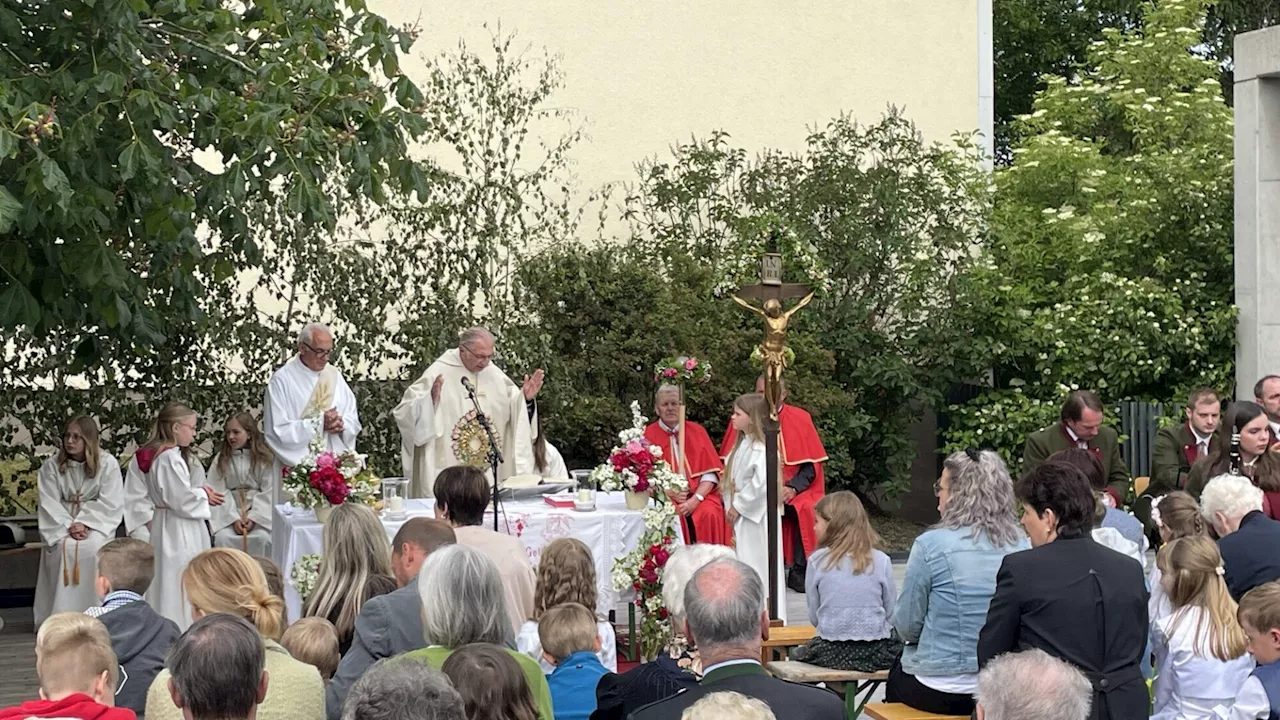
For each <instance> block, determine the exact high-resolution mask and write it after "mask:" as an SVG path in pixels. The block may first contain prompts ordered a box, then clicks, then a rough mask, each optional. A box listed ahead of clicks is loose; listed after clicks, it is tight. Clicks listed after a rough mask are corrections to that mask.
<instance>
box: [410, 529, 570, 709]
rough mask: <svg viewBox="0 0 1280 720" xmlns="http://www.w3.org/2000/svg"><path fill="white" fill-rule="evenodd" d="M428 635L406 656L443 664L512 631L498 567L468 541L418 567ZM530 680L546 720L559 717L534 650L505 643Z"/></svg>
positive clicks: (498, 641) (501, 639) (441, 551)
mask: <svg viewBox="0 0 1280 720" xmlns="http://www.w3.org/2000/svg"><path fill="white" fill-rule="evenodd" d="M418 596H419V597H420V598H421V599H422V635H423V639H424V640H425V641H426V643H427V647H426V648H424V649H422V650H415V651H413V652H411V653H407V654H406V655H405V656H404V657H409V658H418V659H420V660H425V661H426V662H427V663H429V664H430V665H431V667H433V668H436V669H440V667H441V666H442V665H444V661H445V660H447V659H449V656H450V655H451V654H453V651H455V650H457V649H459V648H461V647H465V646H467V645H471V644H473V643H490V644H493V645H502V644H503V642H504V640H505V639H506V637H507V635H508V634H510V633H511V628H510V627H509V626H508V622H509V621H508V620H507V601H506V594H505V591H504V589H503V587H502V577H501V576H500V575H499V574H498V566H497V565H494V564H493V561H492V560H490V559H489V557H488V556H487V555H485V554H484V553H482V552H480V551H479V550H476V549H475V548H471V547H467V546H466V545H447V546H445V547H442V548H440V549H438V550H436V551H435V552H433V553H431V554H430V555H428V556H427V560H426V562H424V563H423V564H422V570H420V571H419V572H418ZM505 649H506V652H508V653H510V654H511V656H512V657H513V658H515V660H516V662H517V663H519V664H520V670H521V671H522V672H523V673H524V676H525V679H526V680H528V682H529V689H530V690H532V691H533V699H534V700H535V701H536V702H537V705H538V717H539V719H540V720H555V716H554V713H553V712H552V710H551V689H550V688H549V687H547V678H546V676H545V675H543V674H542V668H541V667H539V666H538V663H537V662H535V661H534V660H533V658H530V657H529V656H528V655H525V654H523V653H519V652H516V651H515V650H512V649H510V648H505Z"/></svg>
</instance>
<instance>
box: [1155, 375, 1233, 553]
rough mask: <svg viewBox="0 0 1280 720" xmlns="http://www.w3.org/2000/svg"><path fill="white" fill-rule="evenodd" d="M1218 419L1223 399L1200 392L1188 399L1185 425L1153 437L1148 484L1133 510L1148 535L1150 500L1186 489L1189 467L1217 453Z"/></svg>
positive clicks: (1212, 391) (1204, 389) (1176, 426)
mask: <svg viewBox="0 0 1280 720" xmlns="http://www.w3.org/2000/svg"><path fill="white" fill-rule="evenodd" d="M1221 417H1222V399H1221V398H1220V397H1219V396H1218V393H1217V392H1216V391H1214V390H1211V389H1209V388H1200V389H1199V390H1196V391H1195V392H1193V393H1191V397H1189V398H1187V407H1186V422H1183V423H1179V424H1177V425H1168V426H1166V427H1162V428H1160V431H1159V432H1157V433H1156V442H1155V447H1154V448H1153V449H1152V451H1151V484H1150V485H1148V486H1147V489H1146V491H1145V492H1143V493H1142V497H1140V498H1138V500H1137V502H1135V503H1134V506H1133V514H1134V515H1136V516H1137V517H1138V519H1139V520H1141V521H1142V524H1143V525H1145V526H1146V527H1147V534H1148V535H1150V534H1152V533H1154V532H1156V530H1155V528H1153V527H1151V501H1152V499H1154V498H1158V497H1160V496H1161V495H1164V494H1165V493H1168V492H1172V491H1174V490H1182V489H1184V488H1185V486H1186V483H1187V473H1189V472H1191V466H1192V465H1194V464H1195V462H1196V460H1199V459H1200V458H1202V457H1204V456H1205V455H1208V454H1209V453H1210V452H1211V451H1213V450H1216V449H1217V447H1218V439H1217V438H1216V437H1214V432H1215V431H1216V430H1217V429H1218V421H1219V420H1220V419H1221Z"/></svg>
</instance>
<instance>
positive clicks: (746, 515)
mask: <svg viewBox="0 0 1280 720" xmlns="http://www.w3.org/2000/svg"><path fill="white" fill-rule="evenodd" d="M768 413H769V406H768V403H767V402H766V401H765V399H764V395H760V394H757V393H750V394H747V395H742V396H739V397H738V399H737V400H735V401H734V402H733V417H732V418H731V419H730V422H731V423H732V424H733V427H734V429H735V430H737V431H738V441H737V443H735V444H734V446H733V450H732V451H731V452H730V453H729V458H728V460H727V461H726V462H725V476H726V477H725V481H724V482H722V484H721V493H723V494H724V495H725V497H726V498H728V500H727V502H726V503H725V504H726V505H727V506H728V508H729V509H728V515H729V523H730V525H732V526H733V536H734V544H735V549H736V551H737V554H738V559H739V560H741V561H742V562H744V563H746V564H747V565H750V566H751V567H753V568H755V570H756V572H758V573H760V577H761V578H762V579H763V580H764V581H765V583H766V584H767V583H768V582H769V525H768V522H769V520H768V513H769V512H770V508H769V507H768V500H769V495H768V487H767V482H768V480H767V478H768V471H767V468H766V464H765V446H764V420H765V418H766V417H767V416H768ZM779 482H781V478H779ZM772 512H774V513H776V514H778V516H779V519H778V524H779V528H781V523H782V520H781V515H782V510H781V507H780V506H779V507H777V508H773V509H772ZM776 545H777V558H778V583H777V587H776V588H775V589H774V592H775V593H776V597H777V598H778V603H777V606H778V619H779V620H782V622H783V624H786V620H787V618H786V615H787V591H786V585H785V582H786V572H785V570H784V568H783V567H782V532H781V530H779V532H778V538H777V543H776Z"/></svg>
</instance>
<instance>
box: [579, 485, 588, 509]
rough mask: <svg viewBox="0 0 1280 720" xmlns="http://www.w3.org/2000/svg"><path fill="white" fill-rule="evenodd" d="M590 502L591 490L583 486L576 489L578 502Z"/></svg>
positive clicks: (583, 503)
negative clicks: (580, 488)
mask: <svg viewBox="0 0 1280 720" xmlns="http://www.w3.org/2000/svg"><path fill="white" fill-rule="evenodd" d="M590 502H591V491H590V490H587V489H586V488H583V489H582V490H579V491H578V504H580V505H586V504H588V503H590Z"/></svg>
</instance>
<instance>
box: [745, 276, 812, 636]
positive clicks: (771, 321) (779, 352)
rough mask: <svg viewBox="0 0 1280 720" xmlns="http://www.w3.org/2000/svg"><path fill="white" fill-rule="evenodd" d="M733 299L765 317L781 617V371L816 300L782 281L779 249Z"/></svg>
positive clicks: (772, 598) (772, 611)
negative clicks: (790, 302) (787, 304)
mask: <svg viewBox="0 0 1280 720" xmlns="http://www.w3.org/2000/svg"><path fill="white" fill-rule="evenodd" d="M747 298H751V299H758V300H760V301H761V306H760V307H756V306H755V305H752V304H751V303H749V302H747ZM790 298H801V300H800V302H798V303H796V305H795V306H794V307H792V308H791V309H790V310H787V311H786V312H783V310H782V301H784V300H787V299H790ZM733 300H734V302H736V303H738V304H739V305H741V306H742V307H744V308H746V309H748V310H750V311H751V312H753V313H755V314H757V315H759V316H760V317H762V318H764V323H765V334H764V342H762V343H760V353H761V355H762V356H763V358H764V368H765V372H764V396H765V399H766V400H768V402H769V417H767V418H766V419H765V422H764V428H763V430H764V452H765V456H764V457H765V484H766V485H767V487H766V493H767V496H766V497H767V498H768V500H767V504H768V507H769V508H770V511H769V512H768V513H766V514H765V517H766V519H767V522H768V523H769V578H768V580H769V595H768V597H769V618H770V619H771V620H776V619H778V617H779V613H778V603H781V602H786V598H785V597H778V579H779V578H778V565H779V562H780V561H781V558H779V557H778V544H779V543H778V536H779V535H780V534H781V528H780V527H779V525H780V524H781V521H782V513H781V512H780V511H781V509H782V507H781V504H780V503H779V496H780V492H779V491H780V487H779V478H780V477H781V476H782V473H781V472H780V470H779V467H778V432H779V429H780V428H779V425H778V410H779V409H780V407H781V405H782V371H783V369H784V368H786V365H787V362H786V349H787V346H786V339H787V325H788V323H789V322H790V321H791V316H792V315H793V314H795V312H796V311H797V310H799V309H800V308H802V307H804V306H805V305H808V304H809V302H810V301H811V300H813V292H812V291H811V290H810V289H809V287H808V286H807V285H798V284H794V283H783V282H782V256H781V255H779V254H778V253H764V254H763V255H762V256H761V258H760V283H759V284H758V285H748V286H747V287H744V288H742V289H740V290H738V292H737V294H736V295H735V296H734V298H733Z"/></svg>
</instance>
